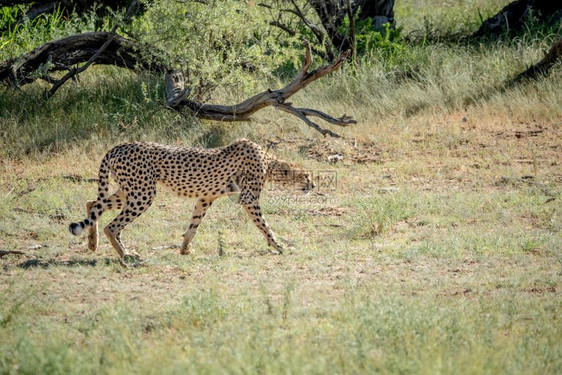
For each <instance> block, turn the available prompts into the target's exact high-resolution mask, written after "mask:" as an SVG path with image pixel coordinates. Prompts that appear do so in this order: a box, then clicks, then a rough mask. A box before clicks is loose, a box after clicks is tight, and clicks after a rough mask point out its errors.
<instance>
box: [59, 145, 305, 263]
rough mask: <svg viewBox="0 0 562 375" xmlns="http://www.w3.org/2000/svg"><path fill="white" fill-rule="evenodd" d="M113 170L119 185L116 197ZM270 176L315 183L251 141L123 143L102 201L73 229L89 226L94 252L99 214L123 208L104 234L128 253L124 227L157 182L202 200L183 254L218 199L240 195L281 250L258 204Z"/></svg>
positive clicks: (111, 162) (112, 154) (109, 159)
mask: <svg viewBox="0 0 562 375" xmlns="http://www.w3.org/2000/svg"><path fill="white" fill-rule="evenodd" d="M110 174H111V175H112V176H113V178H114V179H115V181H116V182H117V184H118V185H119V188H118V190H117V191H116V192H115V193H113V194H111V195H110V194H109V183H108V179H109V175H110ZM266 179H268V180H272V181H276V182H280V183H282V184H285V185H287V184H292V185H296V186H297V188H298V189H300V190H303V191H307V190H309V189H311V188H313V187H314V185H313V183H312V180H311V175H310V172H308V171H306V170H304V169H302V168H301V167H299V166H297V165H294V164H290V163H287V162H285V161H282V160H279V159H276V158H275V157H273V156H270V155H266V154H265V152H264V151H263V150H262V148H261V147H260V146H258V145H257V144H255V143H253V142H251V141H248V140H239V141H237V142H235V143H233V144H231V145H229V146H226V147H219V148H212V149H199V148H185V147H171V146H166V145H160V144H156V143H124V144H121V145H118V146H115V147H114V148H113V149H111V150H110V151H109V152H108V153H107V154H106V155H105V157H104V158H103V160H102V162H101V165H100V170H99V185H98V199H97V200H95V201H88V202H87V203H86V212H87V218H86V219H84V220H83V221H81V222H79V223H72V224H71V225H70V227H69V229H70V232H72V234H74V235H79V234H80V233H81V232H82V230H83V229H84V228H88V230H89V235H88V248H89V249H90V250H92V251H95V250H96V248H97V245H98V226H97V221H98V219H99V217H100V216H101V215H102V214H103V213H104V212H105V211H108V210H116V209H121V210H122V211H121V213H120V214H119V215H117V217H116V218H115V219H114V220H113V221H112V222H111V223H109V225H107V226H106V227H105V229H104V232H105V234H106V235H107V236H108V238H109V240H110V242H111V244H112V245H113V247H114V248H115V250H116V251H117V252H118V253H119V255H120V257H121V258H123V257H124V256H125V255H127V252H126V251H125V248H124V246H123V244H122V243H121V231H122V230H123V228H125V226H126V225H128V224H130V223H131V222H133V221H134V220H135V219H136V218H137V217H139V216H140V215H141V214H142V213H143V212H144V211H146V209H147V208H148V207H149V206H150V205H151V204H152V202H153V200H154V197H155V195H156V183H157V182H159V183H162V184H163V185H165V186H167V187H168V188H169V189H171V190H173V191H174V192H175V193H177V194H178V195H180V196H184V197H189V198H197V203H196V204H195V208H194V210H193V216H192V219H191V224H190V225H189V227H188V228H187V230H186V231H185V233H184V234H183V237H184V240H183V243H182V245H181V249H180V252H181V254H188V253H189V248H190V242H191V240H192V239H193V237H194V236H195V233H196V231H197V227H198V226H199V224H200V223H201V220H202V219H203V217H204V216H205V213H206V211H207V209H209V207H210V206H211V204H212V203H213V201H214V200H215V199H217V198H219V197H222V196H225V195H232V194H238V193H240V197H239V199H238V201H239V203H240V204H241V205H242V206H243V207H244V209H245V210H246V212H247V213H248V215H249V216H250V218H251V219H252V220H253V221H254V223H255V224H256V225H257V227H258V228H259V229H260V231H261V232H262V233H263V235H264V236H265V237H266V239H267V243H268V245H270V246H273V247H274V248H275V249H276V250H278V251H280V252H281V246H280V245H279V243H278V242H277V240H276V239H275V235H274V234H273V232H272V231H271V229H270V228H269V225H268V224H267V222H266V220H265V218H264V217H263V214H262V212H261V208H260V206H259V196H260V193H261V191H262V188H263V186H264V183H265V180H266Z"/></svg>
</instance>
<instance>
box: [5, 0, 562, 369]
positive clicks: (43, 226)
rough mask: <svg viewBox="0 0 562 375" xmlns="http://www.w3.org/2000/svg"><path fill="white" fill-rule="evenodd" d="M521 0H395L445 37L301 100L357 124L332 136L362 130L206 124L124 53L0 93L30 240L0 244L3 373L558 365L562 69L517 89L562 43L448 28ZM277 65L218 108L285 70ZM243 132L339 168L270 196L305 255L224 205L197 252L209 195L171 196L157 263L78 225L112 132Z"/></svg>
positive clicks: (260, 121) (368, 65) (214, 138)
mask: <svg viewBox="0 0 562 375" xmlns="http://www.w3.org/2000/svg"><path fill="white" fill-rule="evenodd" d="M504 3H507V1H506V2H502V3H501V4H500V3H494V4H492V2H487V1H466V2H460V3H459V2H446V1H425V2H423V4H422V3H419V2H412V1H407V2H406V1H405V2H399V4H398V3H397V5H396V6H397V8H396V13H397V19H398V20H400V21H399V22H400V23H402V22H403V23H404V25H403V26H407V25H409V26H408V28H406V27H405V30H404V33H405V34H410V33H413V32H414V31H416V30H418V31H416V32H420V31H419V30H422V31H421V33H422V35H426V36H428V38H426V41H425V44H423V43H419V42H413V41H412V40H418V39H415V38H414V36H415V35H414V34H415V33H414V34H412V39H411V40H409V39H408V38H406V40H405V41H402V43H404V46H405V47H406V49H405V50H404V51H402V52H400V53H397V54H396V55H393V56H391V57H392V60H389V55H388V54H386V55H385V53H383V52H377V51H373V52H372V53H371V54H369V55H366V56H362V57H361V59H360V61H359V63H358V66H357V67H356V68H354V67H351V66H345V67H344V68H343V69H342V70H341V71H339V72H336V73H334V74H333V75H331V76H328V77H324V78H323V79H322V80H320V81H318V82H315V83H313V84H312V85H310V86H309V87H307V88H306V89H305V90H303V91H302V92H300V93H298V94H297V95H295V97H294V98H292V99H291V101H292V102H293V103H294V104H295V105H296V106H302V107H310V108H317V109H320V110H323V111H326V112H328V113H330V114H333V115H336V116H340V115H342V114H344V113H346V114H349V115H353V116H354V117H355V118H357V119H358V121H359V123H358V124H357V125H354V126H352V127H349V128H347V129H335V130H337V131H339V132H340V133H341V134H342V135H344V136H345V139H323V138H321V136H320V135H319V134H318V133H317V132H315V131H314V130H312V129H309V128H307V127H306V126H305V125H304V124H302V123H300V122H299V121H297V119H296V118H292V117H289V116H288V115H286V114H280V113H279V112H278V111H276V110H275V109H273V108H267V109H263V110H261V111H260V112H259V113H257V114H256V116H255V117H254V119H253V121H251V122H243V123H236V124H228V123H211V122H200V121H196V120H194V119H192V118H190V117H188V116H184V115H180V114H178V113H176V112H173V111H170V110H166V109H164V108H163V95H164V92H163V91H164V88H163V83H162V81H161V79H160V78H159V77H151V76H149V75H138V76H137V75H134V74H132V73H129V72H125V71H123V70H120V69H116V68H107V67H92V68H90V69H88V71H87V72H85V73H84V74H82V76H81V79H80V82H78V83H77V84H74V83H70V84H68V85H66V86H65V87H63V88H62V89H61V90H60V91H59V92H57V94H56V95H55V96H54V97H53V98H51V99H49V100H48V101H47V100H45V99H44V98H43V93H44V90H45V88H46V86H45V85H44V84H43V83H40V82H37V83H34V84H33V85H28V86H24V87H23V88H22V90H21V91H17V90H13V89H11V88H6V87H0V176H1V178H0V250H13V251H20V252H23V253H24V254H23V255H17V254H14V255H4V256H1V258H0V373H6V374H10V373H13V374H16V373H17V374H19V373H23V374H25V373H29V374H35V373H45V374H51V373H52V374H57V373H64V374H72V373H80V374H82V373H96V374H97V373H113V374H114V373H196V374H201V373H212V374H216V373H229V374H231V373H246V374H247V373H250V374H254V373H265V374H270V373H318V374H325V373H341V374H349V373H365V374H371V373H378V372H380V373H400V374H405V373H407V374H426V373H427V374H435V373H459V374H465V373H466V374H483V373H484V374H497V373H510V374H558V373H560V369H562V345H560V342H562V329H561V327H562V326H561V325H560V323H559V315H560V309H561V307H562V299H561V289H560V288H561V284H560V276H561V272H562V271H561V270H562V252H561V249H562V234H561V230H562V225H561V223H562V219H561V218H562V203H561V202H562V185H561V184H562V175H561V173H560V163H561V162H562V154H561V150H562V145H561V140H562V127H561V125H562V111H561V108H562V95H561V87H562V75H560V74H559V73H560V68H561V67H560V65H558V66H556V67H554V68H553V71H552V72H551V74H550V75H548V76H546V77H542V78H539V79H538V80H536V81H533V82H526V83H522V84H519V85H511V86H510V85H507V84H506V82H508V81H509V79H510V78H512V77H513V76H515V75H516V74H517V73H519V72H520V71H522V70H523V69H525V68H526V67H527V66H528V65H530V64H532V63H534V62H536V61H537V60H538V59H540V58H541V57H542V50H543V49H546V48H548V46H549V45H550V43H551V42H552V40H553V39H554V36H553V35H546V36H545V35H539V36H537V35H531V34H529V35H527V36H523V37H520V38H518V39H516V40H514V41H499V42H497V43H494V44H488V43H486V44H483V45H481V46H476V45H472V44H467V43H463V42H462V41H461V42H460V43H456V42H452V40H453V39H454V38H452V37H451V36H452V35H453V36H454V35H455V34H465V35H466V34H469V33H470V32H472V31H474V30H475V29H476V28H477V24H478V22H477V21H478V12H477V10H478V9H480V10H481V13H482V14H483V16H486V15H488V14H492V13H494V12H495V11H497V9H499V8H501V6H503V5H504ZM420 4H422V5H426V7H425V8H422V7H420ZM496 8H497V9H496ZM420 9H421V10H423V11H421V10H420ZM428 9H431V10H432V12H431V13H429V11H428ZM461 11H462V12H464V13H461ZM460 14H462V16H461V15H460ZM465 14H466V17H465ZM424 17H427V18H429V20H430V21H431V23H432V24H433V26H432V27H431V28H429V29H427V28H426V29H424V26H423V25H424ZM438 20H441V21H439V22H442V23H441V24H438ZM73 22H75V23H74V24H73V25H74V26H72V25H71V26H69V28H67V29H64V28H61V27H62V26H60V25H59V24H57V23H50V24H49V23H47V24H44V26H45V27H47V26H49V25H53V27H54V26H56V25H59V26H57V27H56V28H54V29H53V33H54V34H48V36H42V37H39V36H37V38H38V39H40V38H44V37H51V36H52V35H62V34H64V33H65V32H70V31H71V29H72V27H78V26H76V24H77V22H78V21H77V20H74V21H73ZM83 22H86V21H83ZM86 23H87V22H86ZM81 25H82V26H81V27H86V28H87V27H89V26H87V24H81ZM21 27H24V26H21ZM25 27H29V28H30V29H29V30H28V32H31V31H32V30H33V28H32V27H31V26H30V25H27V26H25ZM37 27H39V26H37ZM49 27H50V26H49ZM42 30H43V29H41V30H38V31H41V32H43V31H42ZM20 32H21V33H22V35H20V36H19V38H21V40H24V41H25V40H31V39H29V38H32V36H31V35H27V36H26V35H25V33H24V32H23V31H21V30H20ZM26 38H27V39H26ZM6 40H7V39H6ZM3 41H4V39H3ZM25 43H29V44H33V43H32V42H31V41H29V42H25ZM25 43H24V42H21V44H19V47H18V48H23V49H25V48H27V47H28V45H27V44H25ZM0 45H2V42H0ZM10 51H11V52H10ZM15 51H16V50H15V49H14V48H13V47H10V49H9V50H6V51H3V52H2V53H3V54H2V56H5V55H4V54H9V53H12V52H15ZM16 52H17V51H16ZM6 56H7V55H6ZM262 73H263V72H262ZM262 73H260V74H258V75H257V76H255V77H251V76H249V77H248V80H249V81H248V82H247V83H248V84H247V85H243V86H241V87H238V88H234V89H233V88H232V86H227V87H224V88H219V89H218V90H216V91H215V92H214V94H213V95H214V96H213V98H212V99H211V100H212V101H213V102H215V103H223V104H227V103H233V102H237V101H239V100H241V99H243V98H246V97H248V96H250V95H251V94H253V93H255V92H256V91H258V90H262V89H266V88H268V87H270V88H276V87H279V86H281V85H283V84H284V83H285V82H279V81H278V78H274V77H271V79H270V80H267V81H266V80H262V79H261V77H262V75H261V74H262ZM248 74H250V73H248ZM245 87H246V88H247V87H255V88H256V89H255V90H254V89H252V90H251V91H245V89H244V88H245ZM326 126H329V127H331V128H332V126H331V125H326ZM241 137H246V138H250V139H253V140H255V141H256V142H258V143H260V144H262V145H264V146H265V145H267V144H269V142H268V141H277V142H279V141H280V142H279V144H278V145H277V146H275V147H273V148H272V149H271V152H274V153H276V154H277V155H279V156H281V157H283V158H285V159H287V160H291V161H294V162H298V163H301V164H303V165H305V166H306V167H308V168H309V169H311V170H312V171H314V172H316V173H319V172H324V173H325V172H327V171H329V172H330V173H333V174H334V175H336V176H337V187H336V188H335V189H333V190H326V191H323V193H324V194H325V195H316V194H315V193H312V194H311V195H309V196H292V195H289V196H281V197H279V196H276V195H275V192H273V191H270V190H267V191H265V192H264V195H263V197H262V199H261V201H262V207H263V210H264V213H265V216H266V218H267V220H268V222H269V224H270V225H271V227H272V229H273V230H274V231H275V233H276V234H277V235H278V237H280V238H281V239H282V240H283V241H282V243H283V244H285V246H286V251H285V255H283V256H276V255H272V254H269V253H268V252H267V249H266V244H265V241H264V239H263V237H262V236H261V234H260V233H259V232H258V230H257V229H256V228H255V226H254V224H253V223H252V222H250V221H249V220H248V219H247V216H246V214H245V212H244V211H243V210H242V209H241V208H240V206H239V205H238V204H237V203H236V200H235V199H228V198H223V199H221V200H218V201H217V202H216V203H215V204H214V205H213V207H212V208H211V209H210V210H209V212H208V214H207V216H206V217H205V220H203V222H202V224H201V226H200V228H199V232H198V233H197V236H196V237H195V239H194V241H193V253H192V254H190V255H189V256H181V255H180V254H179V249H178V248H174V247H173V245H176V246H177V245H179V244H180V243H181V235H182V233H183V231H184V230H185V227H186V225H187V224H188V223H189V219H190V215H191V211H192V208H193V205H194V202H193V201H192V200H182V199H179V198H177V197H174V196H171V195H170V194H168V193H166V192H164V191H159V193H158V195H157V197H156V199H155V202H154V204H153V206H152V207H151V208H150V209H149V210H148V211H147V212H146V213H145V214H143V215H142V216H141V217H140V218H139V219H138V220H136V221H135V222H134V223H133V224H132V225H130V226H128V227H127V229H126V230H125V231H124V233H123V242H124V243H125V245H126V246H127V247H129V248H131V249H135V250H136V251H138V252H139V253H140V254H141V255H142V256H143V257H145V258H146V259H147V266H146V267H140V268H130V269H123V268H122V267H121V266H120V265H119V263H118V262H117V261H116V259H117V254H116V252H115V251H114V250H113V249H112V247H111V246H110V244H109V243H108V240H107V239H106V238H105V236H104V235H103V233H102V234H101V236H100V248H99V250H98V252H97V253H95V254H93V253H90V252H88V251H87V249H86V238H85V237H84V236H83V237H74V236H71V235H70V234H69V233H68V224H69V223H70V222H73V221H76V220H78V219H82V218H83V216H84V215H85V207H84V206H85V202H86V201H87V200H89V199H93V198H95V195H96V191H97V187H96V185H95V183H91V182H86V181H75V180H72V179H69V178H68V177H69V176H76V175H77V176H81V177H84V178H95V177H96V176H97V170H98V167H99V162H100V160H101V158H102V157H103V155H104V153H105V152H106V151H107V150H108V149H109V148H110V147H111V146H113V145H115V144H117V143H120V142H124V141H131V140H145V141H158V142H165V143H171V144H177V145H185V146H203V147H214V146H218V145H224V144H227V143H229V142H231V141H232V140H234V139H237V138H241ZM334 154H341V155H343V159H342V160H340V161H338V162H337V163H335V164H333V163H330V162H329V156H331V155H334ZM115 214H116V213H107V214H104V216H103V217H102V218H101V222H100V227H102V228H103V226H104V225H106V224H107V223H108V222H109V221H110V220H111V219H112V217H114V215H115Z"/></svg>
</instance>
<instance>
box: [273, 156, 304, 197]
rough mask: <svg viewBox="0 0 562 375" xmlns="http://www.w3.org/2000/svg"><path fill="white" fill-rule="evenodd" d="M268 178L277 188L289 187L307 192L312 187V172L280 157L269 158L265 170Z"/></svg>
mask: <svg viewBox="0 0 562 375" xmlns="http://www.w3.org/2000/svg"><path fill="white" fill-rule="evenodd" d="M267 177H268V180H270V181H271V182H273V183H274V187H275V188H277V189H280V188H282V189H291V190H300V191H302V192H308V191H310V190H312V189H314V182H313V181H312V174H311V173H310V171H309V170H307V169H306V168H304V167H302V166H300V165H298V164H293V163H289V162H286V161H284V160H280V159H273V158H272V159H271V160H270V161H269V165H268V171H267Z"/></svg>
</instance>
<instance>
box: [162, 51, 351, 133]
mask: <svg viewBox="0 0 562 375" xmlns="http://www.w3.org/2000/svg"><path fill="white" fill-rule="evenodd" d="M305 47H306V54H305V58H304V64H303V66H302V68H301V70H300V71H299V73H298V75H297V77H296V78H295V79H293V81H292V82H291V83H289V84H288V85H287V86H285V87H283V88H281V89H279V90H275V91H272V90H269V89H268V90H266V91H264V92H261V93H259V94H257V95H254V96H252V97H251V98H249V99H246V100H245V101H243V102H241V103H239V104H235V105H230V106H225V105H217V104H203V103H199V102H196V101H193V100H190V99H188V98H187V96H188V94H189V90H188V89H186V88H185V87H184V79H183V75H182V73H181V72H180V71H171V72H169V73H168V74H166V92H167V98H166V104H167V105H168V107H170V108H172V109H175V110H180V109H181V108H184V107H185V108H187V109H189V110H191V111H192V112H193V114H194V115H195V116H196V117H198V118H202V119H207V120H216V121H246V120H248V119H249V118H250V117H251V116H252V115H253V114H254V113H255V112H257V111H259V110H260V109H262V108H265V107H268V106H273V107H275V108H278V109H280V110H282V111H284V112H287V113H290V114H292V115H295V116H297V117H298V118H300V119H301V120H303V121H304V122H305V123H306V124H307V125H308V126H310V127H312V128H313V129H315V130H317V131H319V132H320V133H322V135H324V136H326V135H330V136H332V137H337V138H339V137H340V135H338V134H336V133H334V132H332V131H331V130H328V129H323V128H322V127H320V126H319V125H318V124H316V123H314V122H313V121H311V120H310V119H309V118H308V117H309V116H314V117H319V118H321V119H323V120H325V121H327V122H329V123H330V124H334V125H338V126H343V127H345V126H349V125H351V124H356V123H357V121H355V120H354V119H353V117H351V116H347V115H343V116H341V117H339V118H335V117H332V116H330V115H328V114H326V113H324V112H320V111H317V110H314V109H309V108H295V107H293V106H292V104H291V103H288V102H287V99H289V98H290V97H291V96H292V95H293V94H295V93H296V92H297V91H299V90H301V89H302V88H304V87H305V86H307V85H308V84H309V83H311V82H313V81H315V80H317V79H318V78H321V77H323V76H325V75H327V74H329V73H331V72H333V71H334V70H337V69H338V68H339V67H340V66H341V65H342V64H343V62H344V61H345V60H346V59H347V58H348V56H349V54H350V51H347V52H345V53H343V54H341V55H340V56H339V57H338V58H337V59H336V60H335V61H334V62H332V63H331V64H329V65H324V66H321V67H319V68H317V69H315V70H313V71H312V72H309V71H308V70H309V68H310V65H311V64H312V52H311V49H310V44H309V43H308V42H305Z"/></svg>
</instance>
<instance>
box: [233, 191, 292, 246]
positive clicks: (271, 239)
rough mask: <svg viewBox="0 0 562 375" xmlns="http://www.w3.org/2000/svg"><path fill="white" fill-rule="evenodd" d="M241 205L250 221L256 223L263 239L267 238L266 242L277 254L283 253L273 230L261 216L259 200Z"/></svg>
mask: <svg viewBox="0 0 562 375" xmlns="http://www.w3.org/2000/svg"><path fill="white" fill-rule="evenodd" d="M242 206H243V207H244V209H245V210H246V212H247V213H248V216H250V219H252V221H253V222H254V223H255V224H256V226H257V227H258V229H259V230H260V231H261V232H262V234H263V235H264V236H265V239H266V240H267V244H268V245H269V246H272V247H273V248H275V250H277V251H278V252H279V254H283V248H282V247H281V245H279V243H278V242H277V239H276V238H275V234H273V231H272V230H271V228H270V227H269V224H267V221H266V220H265V217H263V214H262V212H261V208H260V205H259V202H258V201H257V200H256V201H254V202H253V203H250V204H242Z"/></svg>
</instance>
